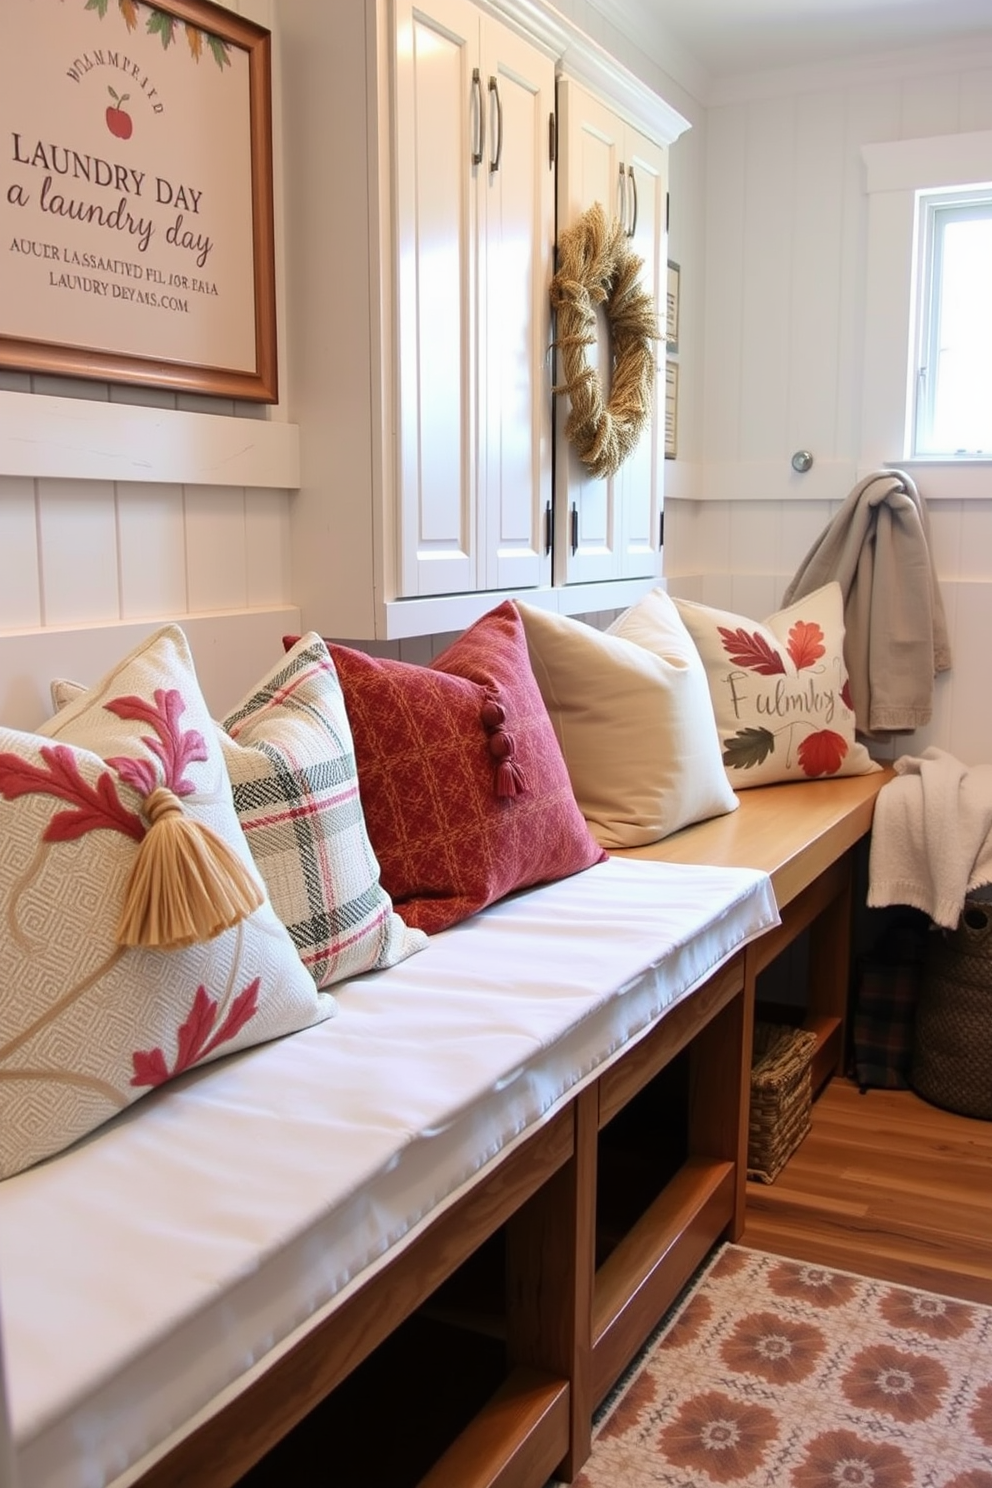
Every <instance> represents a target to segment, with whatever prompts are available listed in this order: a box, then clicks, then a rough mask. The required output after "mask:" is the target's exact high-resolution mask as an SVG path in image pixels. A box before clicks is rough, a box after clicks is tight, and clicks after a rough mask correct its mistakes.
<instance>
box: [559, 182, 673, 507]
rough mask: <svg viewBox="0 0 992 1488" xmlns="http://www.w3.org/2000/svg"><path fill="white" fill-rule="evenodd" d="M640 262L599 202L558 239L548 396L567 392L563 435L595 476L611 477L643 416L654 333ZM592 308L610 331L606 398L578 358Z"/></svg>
mask: <svg viewBox="0 0 992 1488" xmlns="http://www.w3.org/2000/svg"><path fill="white" fill-rule="evenodd" d="M643 265H644V260H643V259H641V258H638V256H637V254H636V253H632V252H631V250H630V245H629V243H628V240H627V235H626V233H625V231H624V229H623V226H622V225H621V223H620V222H619V221H618V220H616V219H614V220H613V221H612V222H607V219H606V213H605V212H604V211H603V208H602V207H601V205H600V204H599V202H594V203H593V205H592V206H591V207H590V208H589V210H588V211H586V212H584V213H583V214H582V216H581V217H580V218H579V220H578V221H577V222H576V223H575V224H574V225H573V226H572V227H567V228H565V229H564V230H563V231H562V233H561V235H560V237H559V241H558V270H557V272H556V274H555V276H554V278H553V279H552V281H551V304H552V306H553V308H554V310H555V313H556V316H557V336H556V339H555V345H556V346H557V348H558V349H559V351H560V353H561V365H562V371H563V372H564V375H565V380H564V382H562V383H560V384H559V385H558V386H557V387H556V388H555V392H556V393H567V394H568V397H569V401H570V403H571V411H570V412H569V415H568V419H567V420H566V423H565V435H566V438H567V439H569V440H570V442H571V443H572V444H573V445H574V446H575V448H576V450H577V451H578V454H579V458H580V459H581V460H582V461H583V463H584V464H585V465H586V466H587V467H588V469H589V472H590V474H591V475H594V476H596V477H597V478H601V477H603V476H607V475H615V474H616V472H617V471H618V470H619V468H620V466H621V465H622V464H623V462H624V460H625V459H626V458H627V456H628V455H629V454H630V453H631V451H632V450H633V448H634V446H635V444H636V443H637V441H638V439H639V438H640V436H641V433H642V432H643V430H644V426H645V424H647V423H648V422H649V420H650V418H651V412H652V393H653V389H654V378H655V353H654V348H653V346H652V342H654V341H657V340H659V339H660V336H659V331H658V318H657V314H656V312H655V304H654V300H653V298H652V297H651V295H649V294H648V293H647V291H646V290H644V289H642V288H641V286H640V284H639V282H638V276H639V274H640V271H641V269H642V268H643ZM597 305H603V306H604V308H605V311H606V319H607V324H608V326H609V332H610V349H611V353H612V378H611V385H610V396H609V400H608V401H604V398H603V388H602V384H601V382H600V378H599V374H598V373H597V372H596V370H595V368H593V367H590V365H589V363H588V361H587V360H586V348H587V347H588V346H593V345H595V343H596V306H597Z"/></svg>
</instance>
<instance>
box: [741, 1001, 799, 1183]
mask: <svg viewBox="0 0 992 1488" xmlns="http://www.w3.org/2000/svg"><path fill="white" fill-rule="evenodd" d="M815 1048H816V1034H815V1033H806V1032H805V1031H804V1030H803V1029H801V1028H789V1027H786V1026H783V1025H782V1024H779V1023H756V1024H755V1025H754V1046H753V1051H752V1055H751V1110H750V1117H749V1120H748V1132H747V1176H748V1177H749V1178H758V1179H760V1180H761V1182H762V1183H774V1181H775V1179H776V1178H777V1177H778V1175H779V1173H780V1172H781V1171H782V1169H783V1168H784V1166H785V1164H786V1162H787V1161H788V1160H789V1158H790V1157H791V1156H792V1154H793V1153H794V1152H795V1150H796V1148H797V1147H798V1146H799V1144H800V1142H801V1141H802V1140H803V1137H805V1135H806V1133H807V1132H808V1131H809V1128H810V1110H811V1108H812V1104H813V1090H812V1075H811V1068H810V1065H811V1060H812V1058H813V1050H814V1049H815Z"/></svg>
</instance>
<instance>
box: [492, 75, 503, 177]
mask: <svg viewBox="0 0 992 1488" xmlns="http://www.w3.org/2000/svg"><path fill="white" fill-rule="evenodd" d="M489 96H490V98H495V100H496V153H495V155H493V157H492V159H491V160H490V162H489V169H490V171H493V172H495V171H498V170H499V162H500V158H501V156H502V154H503V100H502V99H501V98H500V96H499V79H498V78H494V77H490V79H489Z"/></svg>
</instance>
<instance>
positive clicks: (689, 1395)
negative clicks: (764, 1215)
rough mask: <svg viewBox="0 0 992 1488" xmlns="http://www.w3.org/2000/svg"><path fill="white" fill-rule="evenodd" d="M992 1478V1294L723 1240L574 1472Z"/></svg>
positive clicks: (636, 1487) (979, 1483) (865, 1483)
mask: <svg viewBox="0 0 992 1488" xmlns="http://www.w3.org/2000/svg"><path fill="white" fill-rule="evenodd" d="M648 1485H651V1488H654V1485H665V1488H726V1485H731V1488H992V1308H989V1307H982V1306H979V1305H978V1304H975V1303H970V1302H959V1301H955V1300H952V1299H950V1298H947V1297H940V1296H936V1295H934V1294H933V1293H929V1292H918V1291H913V1290H911V1289H909V1288H907V1287H902V1286H895V1285H893V1284H891V1283H889V1282H883V1281H872V1280H869V1279H866V1278H864V1277H859V1276H852V1275H850V1274H849V1273H848V1272H844V1271H831V1270H827V1269H825V1268H823V1267H820V1266H811V1265H806V1264H804V1263H802V1262H799V1261H788V1260H782V1259H780V1258H779V1257H777V1256H771V1255H764V1254H762V1253H760V1252H758V1251H753V1250H745V1249H744V1248H743V1247H741V1246H735V1245H725V1246H723V1247H722V1248H721V1249H720V1250H719V1251H718V1252H716V1254H715V1255H714V1257H713V1258H712V1259H711V1260H710V1262H709V1263H708V1264H707V1266H706V1267H705V1268H704V1270H703V1271H702V1272H701V1273H700V1276H699V1277H698V1278H697V1280H696V1281H695V1282H694V1283H693V1285H692V1287H691V1289H690V1290H689V1292H688V1293H687V1295H686V1296H685V1297H684V1298H683V1300H682V1302H681V1303H680V1305H679V1306H678V1307H677V1309H676V1310H675V1312H674V1314H673V1315H672V1316H671V1318H670V1319H668V1320H667V1321H666V1323H665V1324H663V1325H662V1327H661V1328H660V1329H659V1331H658V1333H657V1334H656V1336H655V1338H654V1340H653V1341H652V1342H651V1343H650V1344H649V1345H648V1346H647V1348H646V1349H645V1351H644V1352H643V1354H642V1356H641V1360H640V1362H639V1363H638V1364H636V1365H635V1366H633V1367H632V1368H631V1370H630V1371H629V1372H628V1375H627V1377H626V1379H625V1380H624V1381H623V1382H622V1383H621V1384H620V1385H619V1386H618V1387H617V1390H616V1391H615V1392H614V1395H613V1397H612V1399H611V1400H609V1401H608V1402H607V1403H606V1405H605V1407H604V1409H603V1411H602V1412H601V1417H600V1420H599V1423H598V1425H597V1427H596V1431H595V1434H594V1440H593V1452H592V1456H591V1457H590V1459H589V1461H588V1462H587V1463H586V1465H585V1467H584V1469H583V1471H582V1472H581V1473H580V1474H579V1475H578V1477H577V1478H576V1479H575V1484H574V1488H648Z"/></svg>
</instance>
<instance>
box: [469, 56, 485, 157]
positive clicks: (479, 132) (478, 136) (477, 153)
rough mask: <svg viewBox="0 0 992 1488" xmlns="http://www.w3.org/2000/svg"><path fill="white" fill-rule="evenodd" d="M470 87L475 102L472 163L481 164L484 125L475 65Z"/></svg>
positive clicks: (479, 79) (478, 80)
mask: <svg viewBox="0 0 992 1488" xmlns="http://www.w3.org/2000/svg"><path fill="white" fill-rule="evenodd" d="M472 89H473V92H474V93H475V102H476V114H475V118H476V133H475V149H474V150H473V151H472V164H473V165H481V164H482V155H483V151H484V149H485V142H486V125H485V120H484V118H483V109H482V78H481V77H480V76H479V69H478V68H477V67H473V68H472Z"/></svg>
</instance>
